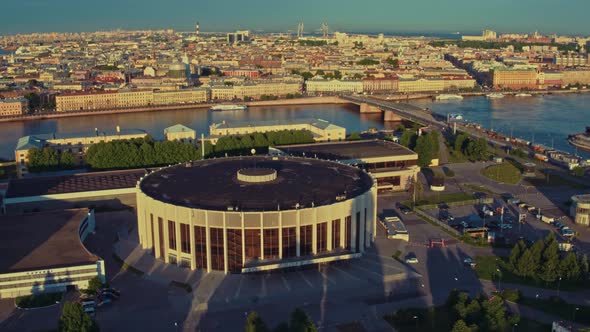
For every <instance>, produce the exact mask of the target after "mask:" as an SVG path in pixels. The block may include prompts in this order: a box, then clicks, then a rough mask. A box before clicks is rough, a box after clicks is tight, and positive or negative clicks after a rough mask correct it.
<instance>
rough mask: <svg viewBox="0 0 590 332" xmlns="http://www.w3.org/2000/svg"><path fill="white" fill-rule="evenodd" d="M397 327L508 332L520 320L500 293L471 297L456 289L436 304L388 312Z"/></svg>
mask: <svg viewBox="0 0 590 332" xmlns="http://www.w3.org/2000/svg"><path fill="white" fill-rule="evenodd" d="M385 319H386V320H387V321H388V322H390V323H391V324H392V325H393V326H394V327H395V328H396V330H397V331H402V332H403V331H452V332H475V331H486V332H488V331H489V332H496V331H497V332H505V331H510V328H511V327H512V326H514V325H515V324H517V323H519V322H520V316H519V315H517V314H510V313H509V312H508V310H507V309H506V306H505V305H504V301H503V300H502V298H501V297H499V296H494V297H491V298H488V297H486V296H485V295H479V296H477V297H475V298H471V297H469V294H468V293H466V292H462V291H458V290H453V291H451V293H450V294H449V297H448V298H447V301H446V302H445V303H444V304H443V305H440V306H437V307H434V308H408V309H399V310H397V311H396V312H395V313H394V314H392V315H387V316H385Z"/></svg>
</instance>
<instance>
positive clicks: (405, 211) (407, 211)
mask: <svg viewBox="0 0 590 332" xmlns="http://www.w3.org/2000/svg"><path fill="white" fill-rule="evenodd" d="M397 208H398V209H399V211H400V212H401V213H403V214H410V213H412V209H410V208H409V207H407V206H405V205H403V204H401V203H398V206H397Z"/></svg>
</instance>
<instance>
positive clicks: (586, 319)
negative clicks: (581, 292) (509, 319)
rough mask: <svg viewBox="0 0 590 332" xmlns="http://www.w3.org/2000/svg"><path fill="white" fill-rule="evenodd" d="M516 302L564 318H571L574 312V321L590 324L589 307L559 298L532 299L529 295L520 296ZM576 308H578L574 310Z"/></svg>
mask: <svg viewBox="0 0 590 332" xmlns="http://www.w3.org/2000/svg"><path fill="white" fill-rule="evenodd" d="M518 303H520V304H522V305H525V306H527V307H531V308H534V309H537V310H539V311H543V312H546V313H548V314H551V315H554V316H558V317H560V318H562V319H565V320H569V321H571V320H573V319H574V312H575V319H576V322H578V323H581V324H590V307H589V306H583V305H577V304H571V303H567V302H565V301H564V300H562V299H560V298H551V299H533V298H529V297H523V298H521V299H520V300H519V301H518ZM576 308H578V310H576Z"/></svg>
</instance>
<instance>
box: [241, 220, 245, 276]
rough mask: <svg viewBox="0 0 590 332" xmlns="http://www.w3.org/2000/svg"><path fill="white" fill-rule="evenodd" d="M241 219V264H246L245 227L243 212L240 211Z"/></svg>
mask: <svg viewBox="0 0 590 332" xmlns="http://www.w3.org/2000/svg"><path fill="white" fill-rule="evenodd" d="M240 217H241V219H242V266H244V265H246V228H245V227H244V212H240Z"/></svg>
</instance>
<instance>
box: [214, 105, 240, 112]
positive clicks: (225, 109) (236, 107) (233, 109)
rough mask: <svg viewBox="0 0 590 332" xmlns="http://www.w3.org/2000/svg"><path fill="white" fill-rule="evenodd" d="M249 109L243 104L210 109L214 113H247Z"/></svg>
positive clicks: (216, 106)
mask: <svg viewBox="0 0 590 332" xmlns="http://www.w3.org/2000/svg"><path fill="white" fill-rule="evenodd" d="M247 109H248V105H243V104H221V105H215V106H211V108H210V109H209V110H210V111H212V112H223V111H245V110H247Z"/></svg>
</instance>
